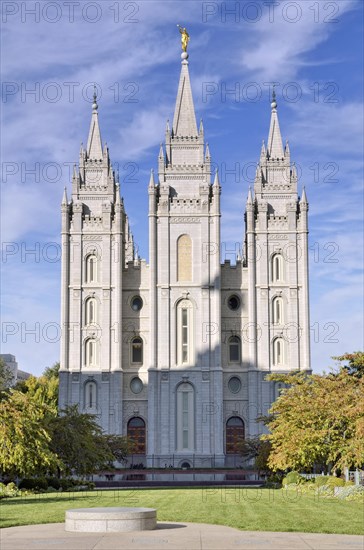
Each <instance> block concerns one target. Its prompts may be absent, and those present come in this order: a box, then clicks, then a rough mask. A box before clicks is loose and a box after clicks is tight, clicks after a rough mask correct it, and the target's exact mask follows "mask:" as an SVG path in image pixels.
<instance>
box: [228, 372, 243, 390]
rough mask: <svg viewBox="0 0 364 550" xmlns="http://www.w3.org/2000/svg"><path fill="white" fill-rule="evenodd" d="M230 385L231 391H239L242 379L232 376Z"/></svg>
mask: <svg viewBox="0 0 364 550" xmlns="http://www.w3.org/2000/svg"><path fill="white" fill-rule="evenodd" d="M228 387H229V390H230V391H231V393H239V391H240V389H241V381H240V378H238V377H237V376H232V377H231V378H230V380H229V382H228Z"/></svg>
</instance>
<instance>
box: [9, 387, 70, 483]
mask: <svg viewBox="0 0 364 550" xmlns="http://www.w3.org/2000/svg"><path fill="white" fill-rule="evenodd" d="M52 415H55V412H54V410H52V409H51V408H50V407H49V406H48V405H47V404H39V403H38V402H37V401H36V400H35V399H34V398H33V397H32V396H30V395H28V394H24V393H22V392H20V391H17V390H10V393H9V395H8V397H7V399H4V400H3V401H2V402H1V403H0V469H1V471H2V472H3V473H4V474H7V475H9V476H11V477H14V476H15V475H19V476H32V475H36V474H39V473H44V472H46V471H54V470H55V469H56V468H57V467H59V466H60V461H59V459H58V457H57V455H56V453H55V452H54V451H53V450H51V448H50V442H51V437H50V434H49V432H48V430H47V428H46V423H45V418H46V417H50V416H52Z"/></svg>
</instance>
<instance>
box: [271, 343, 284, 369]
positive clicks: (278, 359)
mask: <svg viewBox="0 0 364 550" xmlns="http://www.w3.org/2000/svg"><path fill="white" fill-rule="evenodd" d="M273 364H274V365H276V366H279V365H284V340H283V338H275V340H274V341H273Z"/></svg>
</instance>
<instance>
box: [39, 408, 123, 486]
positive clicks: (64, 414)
mask: <svg viewBox="0 0 364 550" xmlns="http://www.w3.org/2000/svg"><path fill="white" fill-rule="evenodd" d="M49 430H50V435H51V443H50V447H51V449H52V451H53V452H54V453H55V454H56V455H57V456H58V457H59V459H60V460H61V462H62V465H63V470H64V471H65V473H67V474H70V473H75V474H77V475H81V476H83V475H87V474H91V473H93V472H95V471H97V470H99V469H101V468H103V467H105V466H106V465H107V464H108V463H109V462H110V461H112V460H113V454H112V451H111V449H110V447H109V445H108V444H107V440H106V439H105V437H104V436H103V433H102V430H101V428H100V426H99V425H98V423H97V422H96V419H95V417H94V416H93V415H90V414H85V413H80V412H79V411H78V408H77V405H72V406H69V407H67V408H66V409H64V410H63V411H61V412H60V415H59V416H57V417H55V418H53V419H52V421H51V422H50V424H49Z"/></svg>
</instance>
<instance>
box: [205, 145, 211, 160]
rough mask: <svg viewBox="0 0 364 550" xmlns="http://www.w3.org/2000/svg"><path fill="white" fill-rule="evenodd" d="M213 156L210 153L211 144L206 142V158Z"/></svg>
mask: <svg viewBox="0 0 364 550" xmlns="http://www.w3.org/2000/svg"><path fill="white" fill-rule="evenodd" d="M209 158H211V155H210V147H209V144H208V143H206V149H205V160H207V159H209Z"/></svg>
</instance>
